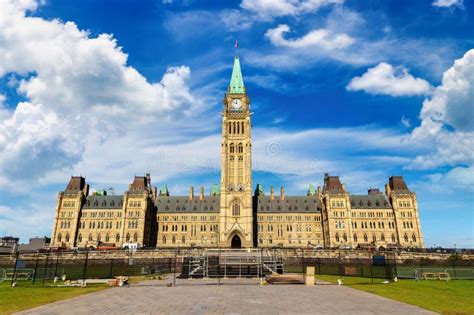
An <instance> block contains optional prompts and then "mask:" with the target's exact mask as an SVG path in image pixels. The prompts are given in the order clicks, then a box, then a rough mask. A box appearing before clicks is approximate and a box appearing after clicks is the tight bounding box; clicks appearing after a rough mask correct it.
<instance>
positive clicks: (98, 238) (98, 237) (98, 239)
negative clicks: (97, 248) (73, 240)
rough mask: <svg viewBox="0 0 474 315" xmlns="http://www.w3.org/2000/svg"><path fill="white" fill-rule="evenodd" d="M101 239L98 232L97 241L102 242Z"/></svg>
mask: <svg viewBox="0 0 474 315" xmlns="http://www.w3.org/2000/svg"><path fill="white" fill-rule="evenodd" d="M100 239H101V237H100V234H98V235H97V242H100Z"/></svg>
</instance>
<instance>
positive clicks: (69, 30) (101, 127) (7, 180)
mask: <svg viewBox="0 0 474 315" xmlns="http://www.w3.org/2000/svg"><path fill="white" fill-rule="evenodd" d="M36 7H37V3H36V2H34V1H1V3H0V42H1V43H2V44H1V46H0V77H1V76H4V75H5V74H9V73H16V74H19V75H20V76H22V77H25V78H23V79H21V80H20V81H19V84H18V88H17V92H18V93H20V94H22V95H24V96H25V97H26V98H27V101H25V102H22V103H20V104H18V105H17V107H16V109H15V110H11V111H8V112H7V111H6V110H2V112H1V115H0V118H1V120H0V155H1V157H2V163H1V164H0V174H1V175H0V186H2V187H6V188H7V189H8V187H7V186H11V184H12V183H14V182H22V181H25V182H28V181H29V180H33V181H34V180H40V179H41V178H42V177H44V176H47V174H49V173H50V172H51V171H53V170H56V171H57V170H66V169H68V170H70V169H71V168H72V167H73V166H74V165H75V164H76V163H78V162H79V161H81V159H82V158H83V154H84V152H85V151H86V150H88V145H89V144H90V143H94V141H98V143H100V144H101V145H103V144H105V143H107V141H110V139H113V138H116V137H119V136H121V135H124V134H127V133H133V134H134V135H135V136H136V137H137V138H140V137H144V136H145V137H146V135H147V134H148V130H152V129H153V128H156V126H161V125H165V122H166V121H168V120H171V118H172V119H173V121H177V120H179V117H186V116H189V115H193V114H195V113H198V112H199V108H200V106H203V105H202V104H204V102H203V101H201V100H202V98H197V97H193V95H192V94H191V92H190V89H189V87H188V80H189V77H190V69H189V67H186V66H178V67H169V68H168V70H167V72H166V73H165V74H164V75H163V77H162V79H161V81H160V82H156V83H151V82H149V81H147V79H146V78H145V77H143V76H142V75H141V74H140V73H139V72H138V71H137V70H135V69H134V68H133V67H131V66H129V65H127V55H126V54H125V53H124V52H123V51H122V50H121V48H120V47H118V46H117V43H116V40H115V39H114V38H113V37H112V36H111V35H107V34H101V35H99V36H97V37H91V36H90V34H89V33H88V32H86V31H83V30H79V29H78V28H77V26H76V24H74V23H73V22H62V21H59V20H45V19H42V18H38V17H31V16H26V15H25V10H35V9H36ZM26 74H33V75H31V76H29V77H26V76H25V75H26ZM173 131H174V129H172V130H169V131H168V132H169V133H173ZM103 149H104V148H103ZM137 149H138V148H137ZM99 158H100V154H99V155H98V156H96V157H94V160H96V159H99Z"/></svg>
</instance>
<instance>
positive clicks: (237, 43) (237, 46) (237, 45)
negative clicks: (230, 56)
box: [235, 40, 239, 48]
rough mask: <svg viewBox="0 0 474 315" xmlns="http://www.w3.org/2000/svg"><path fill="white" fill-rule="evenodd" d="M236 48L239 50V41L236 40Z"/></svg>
mask: <svg viewBox="0 0 474 315" xmlns="http://www.w3.org/2000/svg"><path fill="white" fill-rule="evenodd" d="M235 48H239V41H238V40H235Z"/></svg>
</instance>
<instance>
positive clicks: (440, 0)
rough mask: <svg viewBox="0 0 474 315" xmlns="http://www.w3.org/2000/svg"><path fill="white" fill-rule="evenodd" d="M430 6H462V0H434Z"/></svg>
mask: <svg viewBox="0 0 474 315" xmlns="http://www.w3.org/2000/svg"><path fill="white" fill-rule="evenodd" d="M431 5H432V6H434V7H438V8H449V7H452V6H462V5H463V0H435V1H433V2H432V3H431Z"/></svg>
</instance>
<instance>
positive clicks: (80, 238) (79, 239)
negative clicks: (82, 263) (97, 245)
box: [77, 234, 82, 243]
mask: <svg viewBox="0 0 474 315" xmlns="http://www.w3.org/2000/svg"><path fill="white" fill-rule="evenodd" d="M77 241H78V242H79V243H80V242H82V234H79V236H78V237H77Z"/></svg>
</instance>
